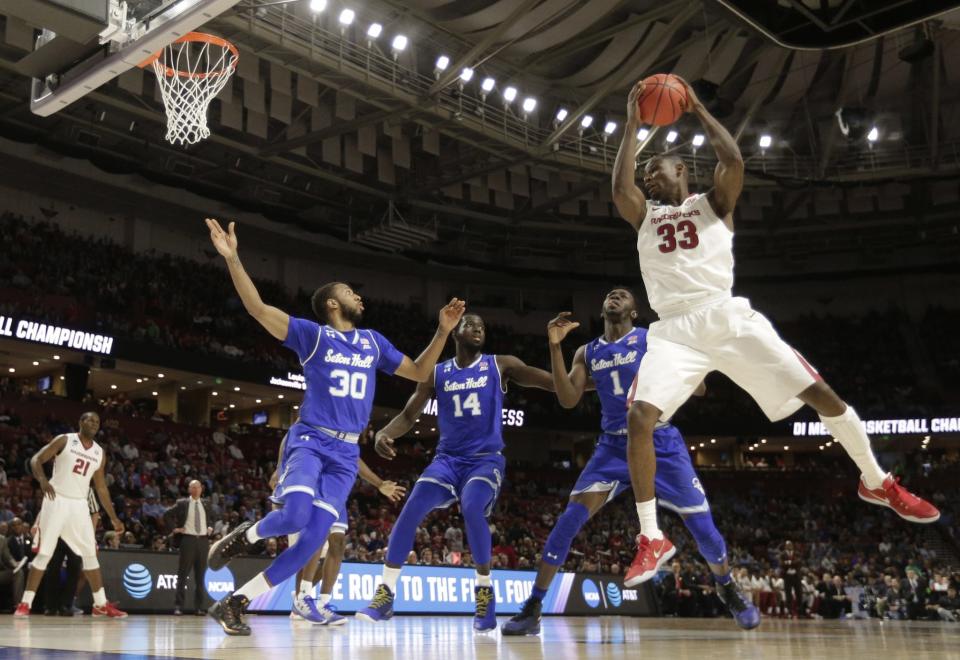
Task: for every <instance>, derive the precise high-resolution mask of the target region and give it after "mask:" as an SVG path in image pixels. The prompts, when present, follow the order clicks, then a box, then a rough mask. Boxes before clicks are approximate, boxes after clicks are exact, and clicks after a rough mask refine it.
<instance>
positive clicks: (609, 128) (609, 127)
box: [603, 121, 617, 135]
mask: <svg viewBox="0 0 960 660" xmlns="http://www.w3.org/2000/svg"><path fill="white" fill-rule="evenodd" d="M616 130H617V122H615V121H608V122H607V124H606V125H605V126H604V127H603V132H604V133H606V134H607V135H613V134H614V133H615V132H616Z"/></svg>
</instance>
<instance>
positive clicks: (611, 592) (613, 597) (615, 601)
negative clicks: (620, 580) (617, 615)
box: [607, 582, 623, 607]
mask: <svg viewBox="0 0 960 660" xmlns="http://www.w3.org/2000/svg"><path fill="white" fill-rule="evenodd" d="M607 600H608V601H609V602H610V605H612V606H613V607H620V603H622V602H623V596H622V595H621V594H620V587H618V586H617V585H616V584H614V583H613V582H608V583H607Z"/></svg>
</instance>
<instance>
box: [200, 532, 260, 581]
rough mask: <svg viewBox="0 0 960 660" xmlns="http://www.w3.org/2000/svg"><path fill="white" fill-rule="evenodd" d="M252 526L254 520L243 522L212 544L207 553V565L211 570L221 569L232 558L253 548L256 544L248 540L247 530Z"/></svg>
mask: <svg viewBox="0 0 960 660" xmlns="http://www.w3.org/2000/svg"><path fill="white" fill-rule="evenodd" d="M251 527H253V523H252V522H245V523H241V524H240V525H239V526H237V528H236V529H235V530H233V531H232V532H230V533H229V534H227V535H226V536H224V537H223V538H222V539H220V540H219V541H217V542H216V543H214V544H213V545H212V546H210V552H208V553H207V566H209V567H210V569H211V570H214V571H219V570H220V569H221V568H223V567H224V566H226V565H227V564H228V563H229V562H230V560H231V559H233V558H234V557H236V556H237V555H239V554H243V553H244V552H246V551H247V550H249V549H250V548H252V547H253V545H254V544H252V543H250V542H249V541H247V530H248V529H250V528H251Z"/></svg>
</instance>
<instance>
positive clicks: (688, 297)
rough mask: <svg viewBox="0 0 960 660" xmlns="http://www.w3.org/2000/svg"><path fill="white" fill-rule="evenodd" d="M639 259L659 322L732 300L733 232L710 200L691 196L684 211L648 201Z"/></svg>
mask: <svg viewBox="0 0 960 660" xmlns="http://www.w3.org/2000/svg"><path fill="white" fill-rule="evenodd" d="M637 254H638V256H639V258H640V273H641V275H643V284H644V286H645V287H646V289H647V299H648V300H649V301H650V307H652V308H653V310H654V311H655V312H656V313H657V315H658V316H659V317H660V318H665V317H668V316H673V315H675V314H677V313H679V312H682V311H684V310H686V309H689V308H691V307H695V306H697V305H699V304H702V303H706V302H709V301H711V300H719V299H723V298H729V297H730V295H731V293H730V290H731V289H732V288H733V232H732V231H731V230H730V229H729V228H728V227H727V226H726V224H724V222H723V220H722V219H721V218H718V217H717V214H716V213H715V212H714V210H713V208H712V207H711V206H710V201H709V200H708V199H707V196H706V195H691V196H689V197H687V198H686V199H685V200H684V201H683V203H682V204H680V206H661V205H658V204H654V203H653V202H651V201H649V200H648V201H647V215H646V217H645V218H644V220H643V223H642V224H641V225H640V230H639V231H638V232H637Z"/></svg>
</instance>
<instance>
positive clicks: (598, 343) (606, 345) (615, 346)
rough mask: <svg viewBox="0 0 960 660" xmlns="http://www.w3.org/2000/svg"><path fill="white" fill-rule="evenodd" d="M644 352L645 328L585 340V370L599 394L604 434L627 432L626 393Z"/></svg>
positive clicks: (645, 350)
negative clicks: (611, 339) (616, 336)
mask: <svg viewBox="0 0 960 660" xmlns="http://www.w3.org/2000/svg"><path fill="white" fill-rule="evenodd" d="M646 352H647V330H646V329H645V328H634V329H633V330H631V331H630V332H628V333H627V334H625V335H624V336H623V337H621V338H620V339H618V340H617V341H615V342H608V341H607V340H606V339H604V338H603V337H598V338H597V339H594V340H593V341H592V342H590V343H589V344H587V348H586V351H585V353H584V359H585V360H586V362H587V372H588V373H589V374H590V377H591V378H592V379H593V382H594V384H595V385H596V387H597V395H598V396H599V397H600V412H601V416H602V419H601V422H600V426H601V428H602V429H603V432H604V433H605V434H610V435H622V436H626V435H627V393H628V392H629V391H630V386H631V385H632V384H633V379H634V378H635V377H636V375H637V371H638V370H639V369H640V360H642V359H643V354H644V353H646Z"/></svg>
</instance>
